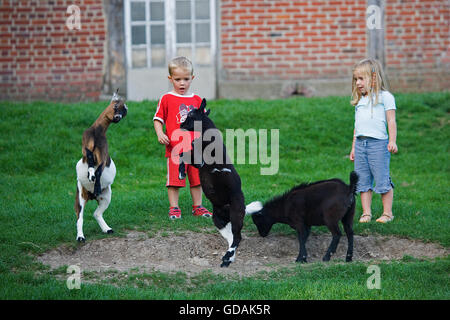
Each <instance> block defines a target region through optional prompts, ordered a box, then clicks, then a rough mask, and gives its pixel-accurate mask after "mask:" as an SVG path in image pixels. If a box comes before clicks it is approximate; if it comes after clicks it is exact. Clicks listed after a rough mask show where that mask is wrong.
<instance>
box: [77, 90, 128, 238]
mask: <svg viewBox="0 0 450 320" xmlns="http://www.w3.org/2000/svg"><path fill="white" fill-rule="evenodd" d="M118 91H119V89H117V91H116V93H114V95H113V97H112V99H111V103H110V104H109V105H108V107H107V108H106V109H105V110H104V111H103V112H102V113H101V114H100V116H99V117H98V119H97V120H96V121H95V122H94V124H93V125H92V126H91V127H90V128H88V129H87V130H86V131H84V133H83V141H82V153H83V157H82V158H81V159H80V160H79V161H78V163H77V166H76V170H77V194H76V197H75V212H76V214H77V241H78V242H85V241H86V238H85V237H84V234H83V213H84V208H85V206H86V203H87V202H88V201H89V200H94V199H95V200H97V203H98V207H97V209H96V210H95V212H94V217H95V219H96V220H97V222H98V224H99V225H100V228H101V229H102V231H103V232H104V233H113V230H112V229H111V228H110V227H109V226H108V225H107V224H106V222H105V220H103V212H104V211H105V210H106V209H107V208H108V206H109V203H110V202H111V184H112V183H113V182H114V178H115V176H116V166H115V164H114V161H113V160H112V159H111V157H110V156H109V153H108V141H107V140H106V131H107V130H108V127H109V125H110V124H111V123H118V122H119V121H120V120H121V119H122V118H124V117H125V116H126V115H127V111H128V108H127V106H126V104H125V102H124V100H123V99H122V98H121V97H120V96H119V95H118V94H117V92H118Z"/></svg>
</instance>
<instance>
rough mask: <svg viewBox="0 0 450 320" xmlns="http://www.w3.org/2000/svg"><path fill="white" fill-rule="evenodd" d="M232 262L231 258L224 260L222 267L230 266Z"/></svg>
mask: <svg viewBox="0 0 450 320" xmlns="http://www.w3.org/2000/svg"><path fill="white" fill-rule="evenodd" d="M230 263H231V261H230V260H228V261H223V262H222V264H221V265H220V267H221V268H223V267H228V266H229V265H230Z"/></svg>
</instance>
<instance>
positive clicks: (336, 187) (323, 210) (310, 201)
mask: <svg viewBox="0 0 450 320" xmlns="http://www.w3.org/2000/svg"><path fill="white" fill-rule="evenodd" d="M357 182H358V175H357V174H356V172H354V171H353V172H351V173H350V185H347V184H345V183H344V182H343V181H342V180H340V179H331V180H323V181H318V182H313V183H308V184H301V185H299V186H296V187H294V188H292V189H291V190H290V191H288V192H286V193H285V194H283V195H281V196H278V197H275V198H273V199H272V200H269V201H268V202H266V203H265V204H264V205H262V203H261V202H259V201H255V202H252V203H250V204H249V205H248V206H247V207H246V213H247V214H251V215H252V219H253V222H254V223H255V225H256V227H257V228H258V232H259V234H260V235H261V236H262V237H265V236H267V235H268V234H269V232H270V229H271V228H272V225H273V224H275V223H278V222H279V223H285V224H288V225H290V226H291V227H292V228H293V229H295V230H296V231H297V235H298V241H299V245H300V248H299V254H298V257H297V260H296V262H306V258H307V253H306V247H305V243H306V240H307V239H308V235H309V232H310V230H311V226H322V225H325V226H327V227H328V230H330V231H331V234H332V236H333V238H332V240H331V243H330V246H329V247H328V250H327V252H326V254H325V256H324V257H323V261H329V260H330V257H331V255H332V254H334V253H335V252H336V248H337V245H338V243H339V238H340V237H341V235H342V234H341V230H340V228H339V221H342V224H343V225H344V230H345V233H346V234H347V239H348V247H347V256H346V259H345V260H346V261H347V262H350V261H352V257H353V216H354V215H355V190H356V183H357Z"/></svg>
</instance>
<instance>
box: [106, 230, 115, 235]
mask: <svg viewBox="0 0 450 320" xmlns="http://www.w3.org/2000/svg"><path fill="white" fill-rule="evenodd" d="M106 233H107V234H111V233H114V230H113V229H109V230H108V231H106Z"/></svg>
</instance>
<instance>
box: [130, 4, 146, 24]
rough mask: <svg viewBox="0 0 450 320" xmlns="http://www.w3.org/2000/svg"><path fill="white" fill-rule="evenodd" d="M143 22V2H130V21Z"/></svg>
mask: <svg viewBox="0 0 450 320" xmlns="http://www.w3.org/2000/svg"><path fill="white" fill-rule="evenodd" d="M144 20H145V2H131V21H144Z"/></svg>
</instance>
